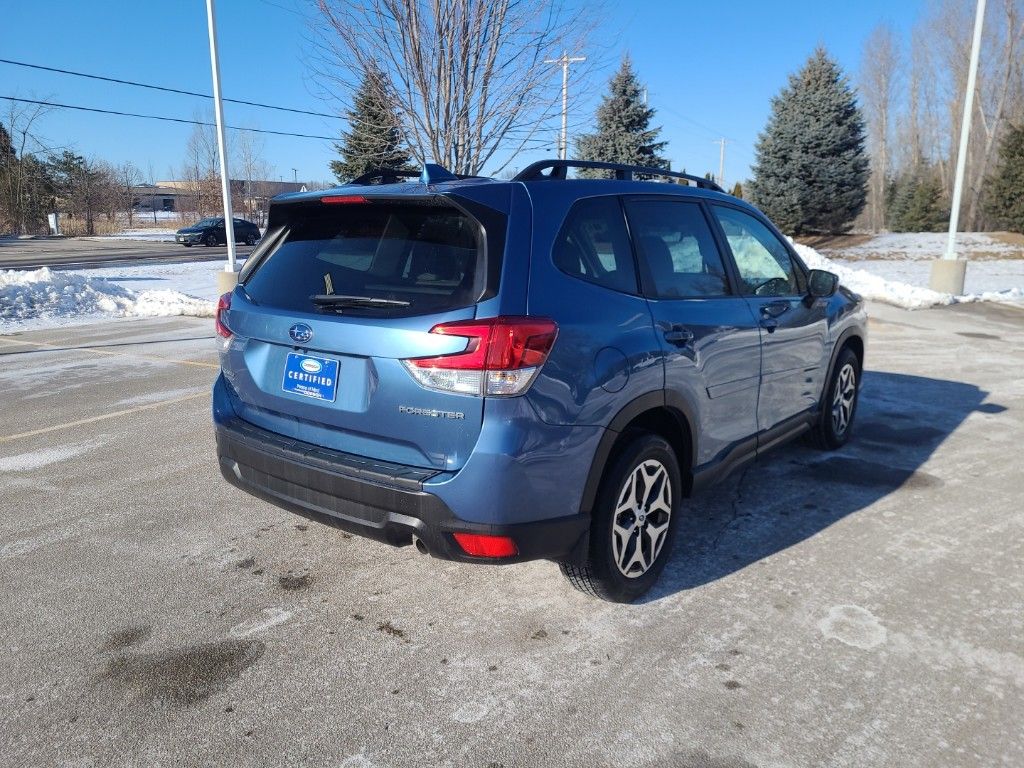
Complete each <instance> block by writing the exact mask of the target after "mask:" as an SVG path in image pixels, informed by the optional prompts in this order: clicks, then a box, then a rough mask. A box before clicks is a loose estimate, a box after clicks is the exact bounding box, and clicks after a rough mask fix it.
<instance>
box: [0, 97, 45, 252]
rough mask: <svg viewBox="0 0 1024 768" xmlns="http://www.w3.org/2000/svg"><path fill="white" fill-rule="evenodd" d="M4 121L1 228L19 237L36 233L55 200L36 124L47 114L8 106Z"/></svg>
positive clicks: (41, 109)
mask: <svg viewBox="0 0 1024 768" xmlns="http://www.w3.org/2000/svg"><path fill="white" fill-rule="evenodd" d="M9 105H10V106H9V107H8V109H7V112H6V114H5V115H4V119H3V120H2V121H0V123H3V125H4V131H5V133H6V139H5V141H4V144H8V142H9V146H5V147H2V148H0V149H2V150H3V153H4V157H3V158H0V227H3V228H10V229H11V231H13V232H15V233H17V234H23V233H27V232H31V231H35V230H36V229H38V228H39V227H40V226H41V223H42V222H43V221H44V220H45V216H44V213H45V212H46V210H47V209H48V208H49V207H50V202H51V201H52V197H53V189H52V183H51V179H50V172H49V166H48V164H47V162H46V159H45V155H46V153H48V152H49V151H50V150H49V149H48V148H47V147H46V142H45V141H43V140H42V139H41V138H40V137H39V136H38V135H37V134H36V133H35V124H36V122H37V121H38V120H40V119H41V118H42V117H43V116H44V115H45V114H46V112H47V111H48V110H47V109H46V108H45V107H44V106H42V105H35V104H25V105H22V104H18V103H16V102H13V101H12V102H9Z"/></svg>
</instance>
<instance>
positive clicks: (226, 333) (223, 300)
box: [214, 293, 231, 339]
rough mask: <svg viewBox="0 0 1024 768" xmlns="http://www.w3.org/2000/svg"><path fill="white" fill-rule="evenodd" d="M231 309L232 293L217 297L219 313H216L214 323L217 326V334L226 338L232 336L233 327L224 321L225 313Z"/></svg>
mask: <svg viewBox="0 0 1024 768" xmlns="http://www.w3.org/2000/svg"><path fill="white" fill-rule="evenodd" d="M229 309H231V294H230V293H225V294H224V295H223V296H221V297H220V298H219V299H217V313H216V314H215V315H214V325H215V326H216V328H217V335H218V336H223V337H224V338H225V339H230V338H231V329H230V328H228V326H227V324H226V323H225V322H224V313H225V312H227V311H228V310H229Z"/></svg>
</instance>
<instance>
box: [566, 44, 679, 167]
mask: <svg viewBox="0 0 1024 768" xmlns="http://www.w3.org/2000/svg"><path fill="white" fill-rule="evenodd" d="M653 117H654V109H652V108H651V107H648V106H647V105H645V104H644V100H643V86H642V85H641V84H640V81H639V80H638V79H637V76H636V73H635V72H634V71H633V64H632V62H631V61H630V60H629V56H625V57H623V59H622V65H621V66H620V67H619V71H618V72H616V73H615V75H614V76H613V77H612V79H611V81H610V82H609V84H608V95H607V96H605V97H604V99H602V101H601V106H599V107H598V108H597V130H596V131H595V132H594V133H588V134H584V135H583V136H580V137H579V138H578V139H577V140H576V155H577V158H578V159H579V160H600V161H602V162H606V163H628V164H630V165H646V166H649V167H652V168H663V169H666V170H667V169H668V168H669V162H668V160H667V159H666V158H664V157H663V156H662V155H661V154H660V153H661V151H662V150H663V149H664V148H665V145H666V143H667V142H664V141H658V134H660V133H661V128H651V127H650V125H651V119H652V118H653ZM578 174H579V176H581V177H583V178H598V179H601V178H609V177H611V176H613V175H614V173H612V172H611V171H603V170H587V169H581V170H580V171H578Z"/></svg>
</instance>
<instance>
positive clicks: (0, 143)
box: [0, 123, 17, 166]
mask: <svg viewBox="0 0 1024 768" xmlns="http://www.w3.org/2000/svg"><path fill="white" fill-rule="evenodd" d="M16 157H17V153H16V152H15V151H14V145H13V144H12V143H11V134H10V133H8V132H7V128H6V127H4V124H3V123H0V166H3V165H6V164H7V163H9V162H11V161H12V160H14V159H15V158H16Z"/></svg>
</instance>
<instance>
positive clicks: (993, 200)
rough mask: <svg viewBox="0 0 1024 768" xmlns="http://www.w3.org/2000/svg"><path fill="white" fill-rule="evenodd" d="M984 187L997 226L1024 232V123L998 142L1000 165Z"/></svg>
mask: <svg viewBox="0 0 1024 768" xmlns="http://www.w3.org/2000/svg"><path fill="white" fill-rule="evenodd" d="M986 187H987V188H986V189H985V212H986V213H987V214H988V215H989V216H991V217H992V218H993V219H994V220H995V222H996V223H997V225H998V226H1000V227H1004V228H1005V229H1008V230H1010V231H1012V232H1024V124H1022V125H1018V126H1015V127H1011V128H1010V130H1008V131H1007V132H1006V135H1005V136H1004V137H1003V140H1002V142H1001V143H1000V145H999V165H998V166H997V167H996V169H995V172H994V173H993V174H992V176H990V177H989V179H988V181H987V184H986Z"/></svg>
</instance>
